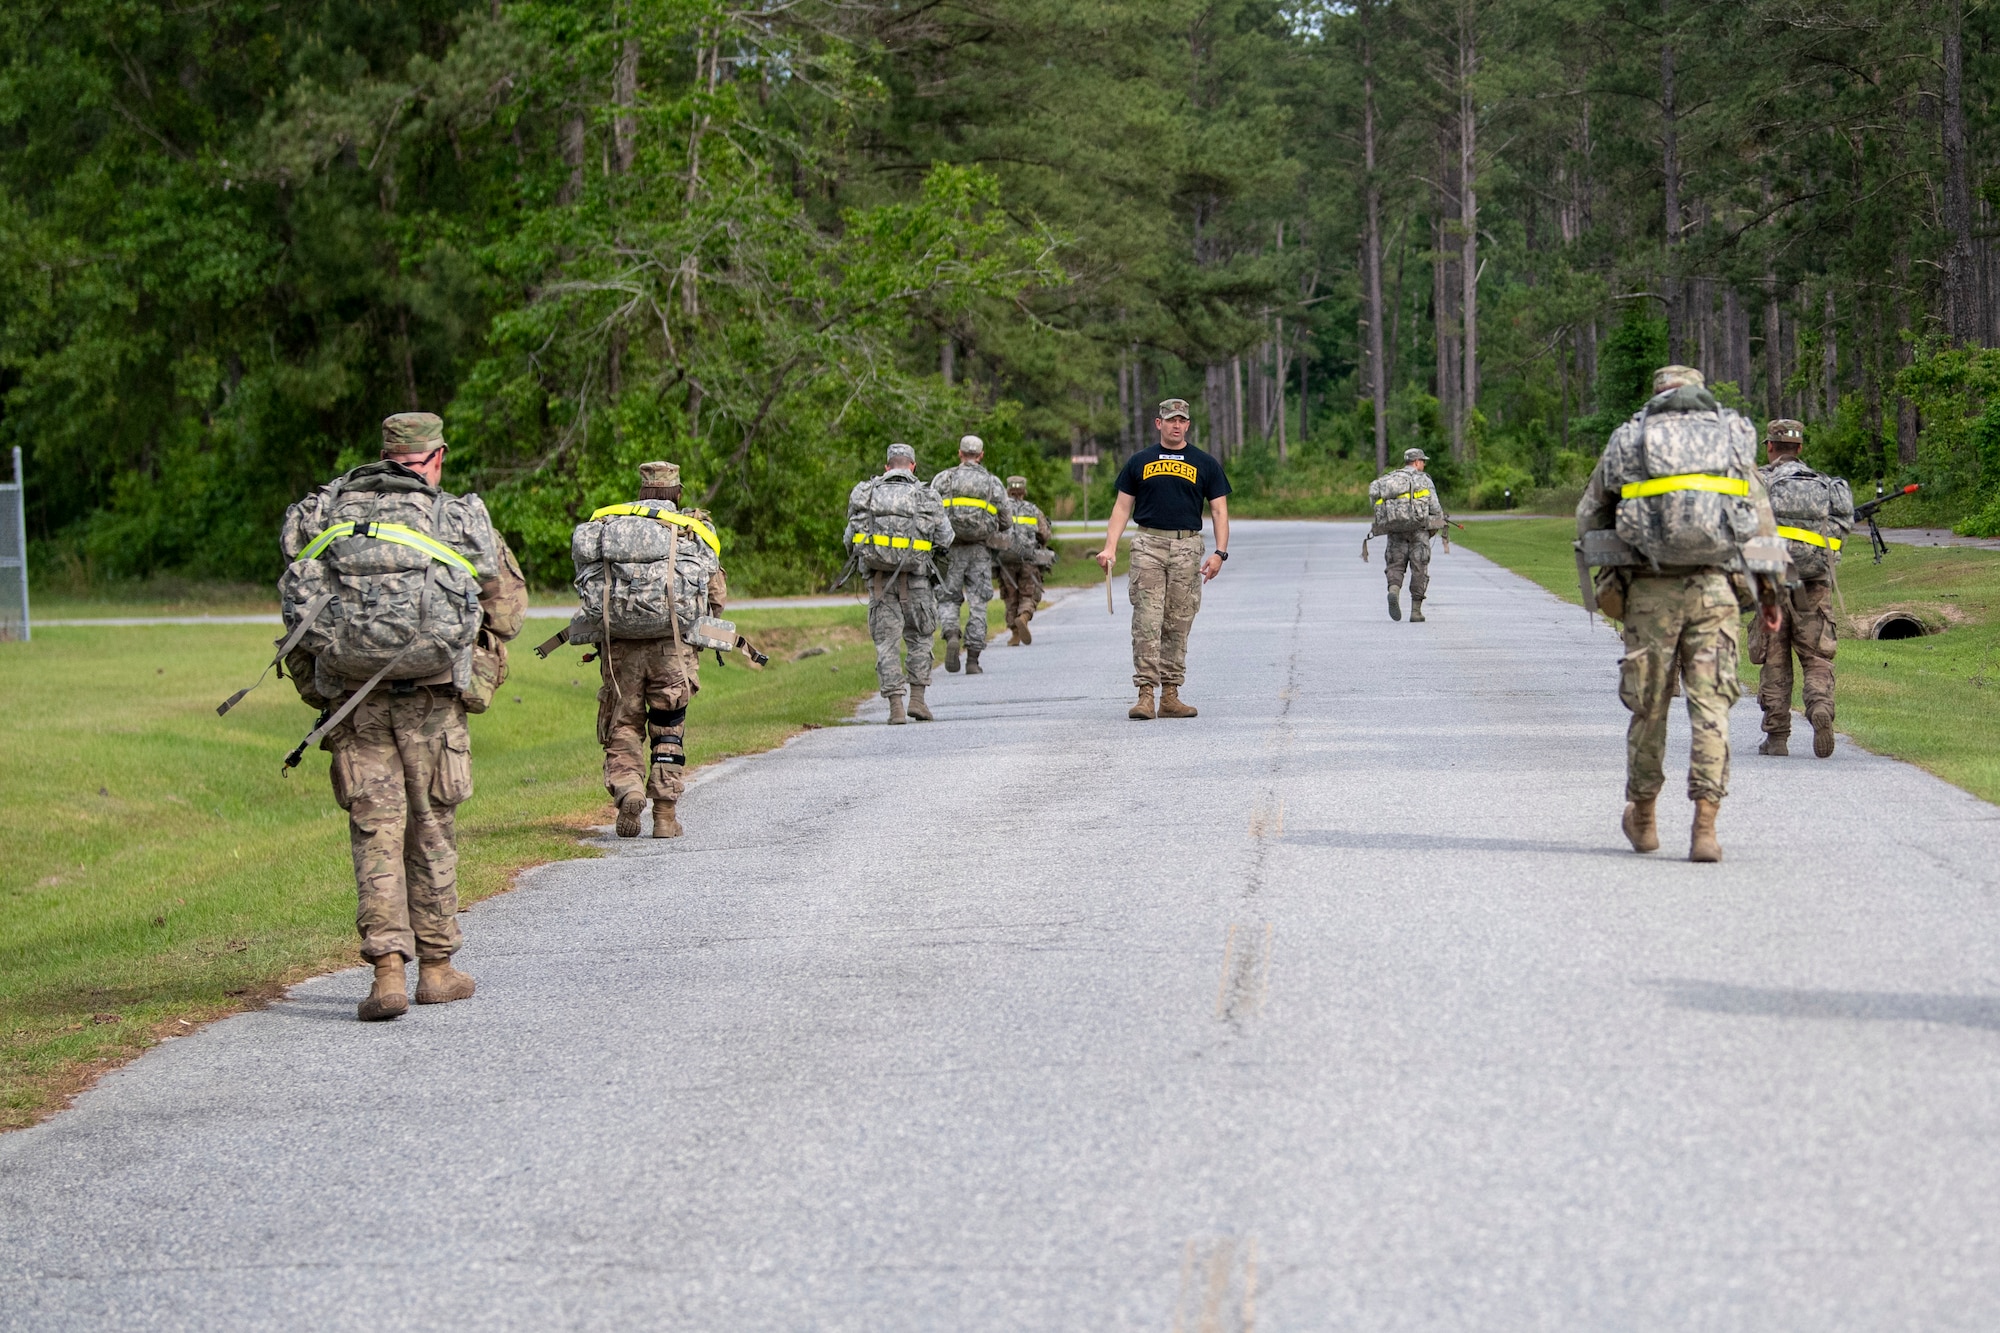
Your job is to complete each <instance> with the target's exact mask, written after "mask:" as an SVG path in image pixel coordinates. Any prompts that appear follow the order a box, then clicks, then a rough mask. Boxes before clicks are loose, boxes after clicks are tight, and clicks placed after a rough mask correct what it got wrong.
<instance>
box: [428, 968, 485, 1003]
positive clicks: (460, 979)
mask: <svg viewBox="0 0 2000 1333" xmlns="http://www.w3.org/2000/svg"><path fill="white" fill-rule="evenodd" d="M475 989H477V986H476V985H475V984H474V982H473V980H472V978H471V977H468V976H467V975H465V973H463V972H461V971H459V970H458V969H457V968H455V967H453V966H452V965H451V959H449V958H420V959H418V960H417V1003H418V1004H450V1003H451V1002H452V1001H453V1000H469V999H471V998H472V992H473V991H474V990H475Z"/></svg>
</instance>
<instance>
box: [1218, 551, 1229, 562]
mask: <svg viewBox="0 0 2000 1333" xmlns="http://www.w3.org/2000/svg"><path fill="white" fill-rule="evenodd" d="M1215 558H1216V559H1217V560H1227V559H1228V558H1229V552H1227V551H1217V552H1215Z"/></svg>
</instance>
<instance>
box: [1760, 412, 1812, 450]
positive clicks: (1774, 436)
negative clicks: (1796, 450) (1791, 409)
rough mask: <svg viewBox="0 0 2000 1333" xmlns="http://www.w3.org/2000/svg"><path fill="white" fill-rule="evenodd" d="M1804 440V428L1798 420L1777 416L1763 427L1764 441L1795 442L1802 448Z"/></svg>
mask: <svg viewBox="0 0 2000 1333" xmlns="http://www.w3.org/2000/svg"><path fill="white" fill-rule="evenodd" d="M1805 442H1806V428H1805V426H1804V425H1802V424H1801V423H1799V422H1796V421H1792V420H1789V419H1787V418H1785V417H1779V418H1778V419H1777V420H1776V421H1773V422H1772V423H1771V424H1770V425H1768V426H1766V427H1764V443H1766V444H1795V445H1798V446H1800V447H1801V448H1803V447H1804V446H1805Z"/></svg>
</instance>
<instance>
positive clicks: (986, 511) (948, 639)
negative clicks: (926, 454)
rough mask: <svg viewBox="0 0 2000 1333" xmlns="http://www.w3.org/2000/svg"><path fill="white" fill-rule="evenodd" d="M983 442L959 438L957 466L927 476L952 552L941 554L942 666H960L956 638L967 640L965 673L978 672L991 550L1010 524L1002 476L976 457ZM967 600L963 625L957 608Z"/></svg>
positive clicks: (989, 595) (1005, 537) (1006, 536)
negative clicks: (941, 508)
mask: <svg viewBox="0 0 2000 1333" xmlns="http://www.w3.org/2000/svg"><path fill="white" fill-rule="evenodd" d="M985 456H986V445H985V443H984V442H983V441H981V440H980V438H979V437H978V436H977V435H967V436H965V437H964V438H963V439H961V440H959V442H958V466H957V467H948V468H946V469H945V470H944V471H942V472H940V473H938V474H937V475H936V476H935V477H932V478H931V490H932V491H933V492H935V493H936V495H937V498H938V499H939V500H940V501H942V502H943V504H944V510H945V513H947V514H949V515H950V516H951V531H952V539H951V553H950V554H949V555H947V556H946V557H945V565H944V577H943V578H942V579H941V580H940V581H939V583H938V593H937V597H938V607H939V610H940V612H941V613H942V615H943V617H944V669H945V670H946V671H956V670H958V644H959V640H960V638H961V637H962V638H963V639H964V640H965V674H966V675H968V676H977V675H979V674H980V671H981V668H980V665H979V654H980V651H981V650H982V649H984V648H985V647H986V604H987V603H988V602H990V601H992V600H993V556H994V553H995V552H996V551H999V550H1002V549H1004V548H1005V547H1006V545H1007V543H1008V541H1009V540H1010V539H1011V534H1012V530H1013V527H1014V509H1013V505H1012V504H1011V503H1010V502H1009V501H1008V499H1007V490H1006V488H1005V487H1004V486H1002V485H1001V484H1000V478H998V477H996V476H994V475H993V474H992V473H991V472H988V471H987V470H986V466H985V464H983V463H981V462H980V461H979V460H980V459H982V458H984V457H985ZM967 603H970V610H969V612H968V614H967V616H966V618H965V625H964V627H963V628H960V626H959V619H958V608H959V607H960V606H961V605H964V604H967Z"/></svg>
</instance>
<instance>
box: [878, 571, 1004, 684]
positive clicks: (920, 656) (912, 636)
mask: <svg viewBox="0 0 2000 1333" xmlns="http://www.w3.org/2000/svg"><path fill="white" fill-rule="evenodd" d="M870 579H871V584H870V587H869V590H868V637H870V638H872V639H873V640H875V683H876V684H877V685H879V686H880V687H881V689H882V697H883V698H885V699H894V698H897V697H899V696H901V695H903V694H905V693H907V692H908V686H910V685H924V686H928V685H929V684H930V683H931V635H933V634H935V633H937V624H938V609H937V597H936V595H935V594H933V593H932V592H931V584H930V580H929V579H926V578H925V577H923V575H921V574H888V573H881V572H878V573H875V574H873V575H871V576H870ZM981 609H982V611H983V610H984V608H983V607H982V608H981ZM978 619H979V623H980V627H981V628H982V630H983V629H984V627H985V624H986V617H985V616H984V615H983V614H982V615H981V616H979V617H978ZM898 645H901V646H902V647H904V648H907V649H908V650H909V655H910V661H909V668H908V673H907V675H906V674H905V670H904V666H903V663H902V662H901V661H899V660H898V657H897V652H896V649H897V647H898Z"/></svg>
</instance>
